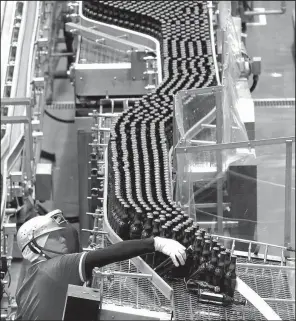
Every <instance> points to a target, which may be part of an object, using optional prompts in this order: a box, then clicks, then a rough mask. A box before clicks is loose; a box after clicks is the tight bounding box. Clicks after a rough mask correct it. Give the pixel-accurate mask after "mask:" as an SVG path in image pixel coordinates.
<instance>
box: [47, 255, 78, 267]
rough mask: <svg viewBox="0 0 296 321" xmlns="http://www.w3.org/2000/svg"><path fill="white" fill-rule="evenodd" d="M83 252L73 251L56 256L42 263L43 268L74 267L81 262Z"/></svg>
mask: <svg viewBox="0 0 296 321" xmlns="http://www.w3.org/2000/svg"><path fill="white" fill-rule="evenodd" d="M82 254H83V253H72V254H63V255H58V256H55V257H53V258H51V259H50V260H47V261H45V262H44V264H42V270H47V269H54V268H57V269H60V268H62V267H64V268H67V267H74V266H75V265H76V266H77V265H78V264H79V262H80V258H81V256H82Z"/></svg>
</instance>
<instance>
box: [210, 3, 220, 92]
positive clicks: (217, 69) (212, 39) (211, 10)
mask: <svg viewBox="0 0 296 321" xmlns="http://www.w3.org/2000/svg"><path fill="white" fill-rule="evenodd" d="M208 9H209V20H210V21H209V25H210V39H211V46H212V56H213V61H214V67H215V73H216V79H217V85H218V86H220V85H221V82H220V76H219V68H218V64H217V55H216V48H215V38H214V28H213V3H212V1H208Z"/></svg>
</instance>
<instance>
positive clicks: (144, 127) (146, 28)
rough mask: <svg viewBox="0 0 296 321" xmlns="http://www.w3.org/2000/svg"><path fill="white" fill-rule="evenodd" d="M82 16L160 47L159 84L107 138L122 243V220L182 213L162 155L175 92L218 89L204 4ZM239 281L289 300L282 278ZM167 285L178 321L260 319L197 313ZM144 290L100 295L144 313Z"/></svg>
mask: <svg viewBox="0 0 296 321" xmlns="http://www.w3.org/2000/svg"><path fill="white" fill-rule="evenodd" d="M83 14H84V15H85V16H86V17H87V18H90V19H93V20H97V21H100V22H104V23H108V24H115V25H117V26H119V27H124V28H127V29H132V30H137V31H139V32H141V33H144V34H148V35H150V36H152V37H155V38H156V39H157V40H159V42H160V47H161V59H162V68H163V70H162V73H163V82H162V83H161V84H160V86H159V87H158V88H157V89H156V90H155V91H154V92H152V93H150V94H147V95H145V96H143V97H142V99H141V100H139V101H137V102H136V103H135V106H133V107H132V108H130V109H128V110H126V111H125V112H124V113H123V114H122V116H121V117H119V119H118V121H117V123H116V124H115V126H114V128H113V129H112V132H111V139H110V144H109V149H108V173H109V177H108V220H109V222H110V225H111V226H112V228H113V229H114V230H115V231H116V232H117V233H118V234H119V235H120V236H121V238H123V239H124V238H129V236H127V235H123V234H122V235H121V232H120V229H119V228H118V220H119V221H120V220H121V219H123V215H124V214H127V215H128V216H130V217H133V216H134V214H135V213H136V212H138V213H141V214H142V215H143V217H145V215H146V213H147V212H152V211H155V210H156V211H159V212H160V211H161V210H164V211H177V212H178V213H179V214H180V213H182V211H181V209H180V208H178V207H177V206H176V204H175V203H174V202H173V201H172V199H171V191H170V186H169V183H170V180H169V173H168V166H167V165H168V150H169V149H170V147H171V146H172V117H173V113H172V112H173V105H174V95H175V94H176V93H177V92H178V91H180V90H188V89H194V88H204V87H212V86H215V85H216V84H217V82H216V79H215V69H214V64H213V58H212V52H211V42H210V34H209V21H208V10H207V2H205V1H183V2H179V1H114V2H109V1H96V2H91V3H90V2H83ZM211 108H212V104H210V103H207V102H204V103H201V104H200V105H198V106H196V105H192V106H191V109H192V111H195V113H194V114H193V112H190V111H189V109H188V112H189V115H188V117H190V116H191V117H194V119H192V123H196V122H197V121H198V120H200V119H202V118H203V117H204V116H205V115H207V114H208V113H209V112H210V111H211ZM202 135H205V136H206V137H207V138H209V137H212V138H214V136H213V132H211V131H209V132H203V133H202V134H201V135H200V136H199V137H198V139H202V138H203V136H202ZM131 151H132V152H131ZM201 161H202V162H211V161H212V160H211V159H209V158H208V155H204V159H202V160H201ZM99 197H101V195H99ZM240 259H241V258H240ZM241 260H242V259H241ZM260 263H262V262H261V261H260ZM268 263H271V262H268ZM108 268H111V270H121V271H125V272H128V271H130V272H131V270H130V268H131V266H130V265H129V262H123V263H120V264H117V265H113V266H112V267H105V269H108ZM238 275H239V276H240V278H241V279H242V280H243V281H245V282H246V283H247V284H248V285H249V286H251V287H252V288H253V289H254V290H255V291H256V292H257V293H259V294H260V295H262V297H264V298H271V299H273V300H274V299H276V298H280V299H284V300H285V299H291V293H290V292H289V288H288V281H287V276H286V275H285V274H284V273H283V272H278V271H277V272H275V271H271V270H268V269H264V270H261V269H256V270H251V269H249V270H244V269H241V270H240V269H238ZM118 282H119V281H118ZM170 285H171V286H172V288H173V289H174V305H175V314H176V315H175V319H177V320H182V319H207V320H208V319H219V320H220V319H222V320H223V319H224V320H225V319H227V320H228V319H235V320H237V319H240V320H242V319H243V320H250V319H259V320H261V319H262V320H264V319H265V318H264V317H263V316H262V315H261V314H260V313H259V312H258V311H257V309H256V308H254V307H253V306H252V305H250V304H248V305H247V306H246V307H235V306H233V307H229V308H226V309H225V308H217V307H213V306H210V305H198V303H197V300H196V299H195V298H194V296H193V295H190V294H188V293H186V291H185V287H184V286H183V283H182V281H181V280H175V281H173V282H170ZM149 286H152V285H149V284H148V283H147V284H144V285H143V286H142V287H141V286H139V284H137V285H136V286H134V285H133V284H128V285H126V284H125V285H124V286H123V287H122V285H120V283H118V284H116V286H115V285H114V284H113V285H108V286H106V287H105V290H106V291H107V292H108V291H109V294H107V300H109V302H112V303H116V304H123V305H129V304H131V302H136V304H138V305H139V306H141V307H146V308H151V306H152V307H153V304H152V303H151V302H154V303H155V302H156V301H155V299H154V298H155V291H156V290H155V289H153V290H151V291H152V292H151V293H154V294H153V295H154V296H153V295H152V297H151V296H150V295H148V296H141V295H140V294H139V292H141V293H142V292H145V291H146V292H147V293H150V292H149V291H150V289H148V287H149ZM153 291H154V292H153ZM238 295H239V294H238V293H236V294H235V296H238ZM135 296H136V298H135ZM156 297H157V298H158V299H157V304H155V305H154V308H155V309H162V307H164V308H165V307H167V308H168V309H169V307H168V304H169V303H168V302H166V300H165V299H164V298H163V297H161V294H160V293H157V296H156ZM160 297H161V299H159V298H160ZM151 300H152V301H151ZM270 304H271V305H272V307H273V308H274V309H275V311H276V312H277V313H278V314H279V315H280V316H281V317H282V318H283V319H290V320H291V319H295V305H293V303H290V302H273V303H270ZM155 306H156V307H155Z"/></svg>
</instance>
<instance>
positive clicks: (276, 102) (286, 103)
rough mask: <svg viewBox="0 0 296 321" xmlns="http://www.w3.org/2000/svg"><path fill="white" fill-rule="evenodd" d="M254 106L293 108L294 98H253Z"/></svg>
mask: <svg viewBox="0 0 296 321" xmlns="http://www.w3.org/2000/svg"><path fill="white" fill-rule="evenodd" d="M254 106H255V107H259V108H260V107H261V108H295V98H286V99H285V98H284V99H254Z"/></svg>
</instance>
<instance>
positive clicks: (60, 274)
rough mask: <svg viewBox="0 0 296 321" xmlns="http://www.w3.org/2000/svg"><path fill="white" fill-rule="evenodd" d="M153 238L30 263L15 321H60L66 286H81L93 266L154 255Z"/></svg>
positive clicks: (20, 289) (124, 242)
mask: <svg viewBox="0 0 296 321" xmlns="http://www.w3.org/2000/svg"><path fill="white" fill-rule="evenodd" d="M154 250H155V249H154V240H153V238H150V239H145V240H130V241H123V242H120V243H117V244H113V245H111V246H109V247H106V248H104V249H99V250H94V251H91V252H88V253H86V252H84V253H74V254H64V255H59V256H56V257H54V258H52V259H49V260H46V261H41V262H39V263H35V264H32V266H30V267H29V269H28V271H27V274H26V277H25V278H24V281H23V284H22V285H21V286H20V288H19V290H18V292H17V294H16V303H17V305H18V308H17V316H16V320H62V319H63V313H64V306H65V302H66V295H67V290H68V284H73V285H83V283H84V282H86V281H87V280H88V279H90V277H91V273H92V270H93V268H94V267H102V266H105V265H107V264H111V263H114V262H119V261H123V260H127V259H130V258H133V257H136V256H139V255H143V254H145V253H149V252H153V251H154Z"/></svg>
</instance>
